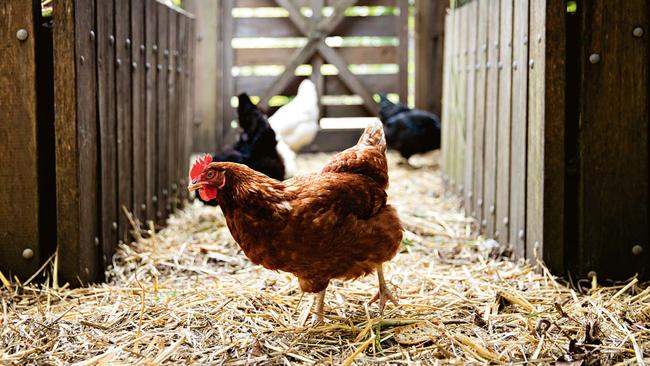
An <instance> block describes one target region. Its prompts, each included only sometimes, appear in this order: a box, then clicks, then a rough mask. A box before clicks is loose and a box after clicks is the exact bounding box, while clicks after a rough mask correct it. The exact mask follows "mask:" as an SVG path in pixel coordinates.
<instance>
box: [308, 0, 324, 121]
mask: <svg viewBox="0 0 650 366" xmlns="http://www.w3.org/2000/svg"><path fill="white" fill-rule="evenodd" d="M311 9H312V16H311V24H310V25H311V27H312V29H315V27H316V25H317V24H318V22H320V20H321V19H322V18H323V16H322V15H323V14H322V13H323V0H311ZM323 62H324V61H323V57H322V56H321V55H320V54H318V53H316V54H315V55H314V57H312V60H311V65H312V71H311V81H313V82H314V85H315V86H316V93H317V95H318V116H319V117H321V116H323V112H324V109H323V103H321V98H322V96H323V95H325V79H324V77H323V73H322V71H321V68H322V67H323Z"/></svg>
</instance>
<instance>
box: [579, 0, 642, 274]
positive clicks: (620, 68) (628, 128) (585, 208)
mask: <svg viewBox="0 0 650 366" xmlns="http://www.w3.org/2000/svg"><path fill="white" fill-rule="evenodd" d="M582 5H583V8H582V11H583V24H582V32H581V33H582V36H583V38H582V40H583V53H582V60H581V63H582V75H581V76H582V80H581V89H582V94H581V118H580V121H581V126H580V127H581V130H580V138H579V143H580V146H579V149H580V158H581V161H580V202H579V207H580V215H581V222H580V241H579V251H578V258H579V260H580V262H581V263H580V264H579V266H578V271H579V273H578V274H579V275H584V274H585V273H586V272H587V271H591V270H594V271H596V272H597V274H598V279H604V278H614V279H625V278H629V276H632V275H634V273H640V274H642V275H643V277H648V263H650V260H649V258H650V256H649V254H648V253H650V248H648V239H649V238H648V227H649V226H648V206H649V202H648V115H649V110H648V101H649V99H648V90H649V87H648V78H649V68H650V66H649V64H650V60H648V30H649V29H650V28H649V27H648V24H649V21H650V19H648V16H649V13H650V5H649V4H648V2H647V1H644V0H629V1H619V2H611V1H603V0H601V1H590V2H588V3H586V2H585V3H583V4H582ZM637 28H641V30H643V31H644V34H641V35H640V36H639V34H640V33H641V31H640V30H638V29H637ZM635 29H637V30H636V32H637V34H636V35H635V34H634V32H635Z"/></svg>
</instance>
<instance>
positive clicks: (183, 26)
mask: <svg viewBox="0 0 650 366" xmlns="http://www.w3.org/2000/svg"><path fill="white" fill-rule="evenodd" d="M188 21H189V19H188V17H187V16H186V15H185V14H181V15H179V17H178V37H177V44H178V65H177V67H176V77H177V79H176V83H177V87H176V90H177V95H178V112H177V113H178V126H179V127H178V128H179V133H178V136H177V137H176V139H177V140H178V141H177V151H178V153H177V163H176V173H175V176H176V182H177V184H178V187H177V197H178V204H182V203H183V202H184V199H185V194H186V192H187V190H186V189H185V186H186V185H187V183H186V182H185V181H184V177H185V175H186V174H187V172H188V170H189V169H188V167H187V163H186V161H187V160H188V159H189V156H188V155H187V153H186V148H187V147H186V142H187V133H188V130H189V129H188V127H187V125H188V121H187V104H188V103H189V98H188V93H187V78H186V77H185V73H186V71H187V48H188V43H189V42H190V40H189V39H188V26H187V22H188Z"/></svg>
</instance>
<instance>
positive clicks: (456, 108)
mask: <svg viewBox="0 0 650 366" xmlns="http://www.w3.org/2000/svg"><path fill="white" fill-rule="evenodd" d="M463 12H464V9H463V8H462V7H461V8H458V9H456V10H455V15H454V29H453V33H454V43H453V51H452V57H453V59H452V60H453V65H452V83H453V94H452V98H453V101H452V106H451V108H452V111H451V114H452V115H453V119H454V124H453V126H452V131H451V133H452V135H453V138H452V140H453V142H454V143H453V145H452V146H451V148H452V150H451V151H450V158H451V166H452V170H451V188H452V189H453V191H454V192H455V193H456V194H458V193H459V191H460V186H461V185H462V184H461V183H460V179H459V178H460V174H459V173H460V160H459V158H460V154H459V153H460V150H461V149H462V146H463V141H462V140H463V139H464V136H463V135H462V129H461V121H462V119H461V118H462V116H461V114H460V105H461V103H462V102H463V101H462V98H461V95H462V84H461V79H460V73H461V70H460V62H461V56H462V51H461V49H460V47H461V40H462V38H463V36H462V35H463V33H462V28H461V21H462V18H463Z"/></svg>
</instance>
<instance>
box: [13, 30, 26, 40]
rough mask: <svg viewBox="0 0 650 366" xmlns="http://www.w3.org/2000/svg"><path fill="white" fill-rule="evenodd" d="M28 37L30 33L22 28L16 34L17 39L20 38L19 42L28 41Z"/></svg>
mask: <svg viewBox="0 0 650 366" xmlns="http://www.w3.org/2000/svg"><path fill="white" fill-rule="evenodd" d="M28 36H29V33H27V29H23V28H21V29H19V30H18V31H17V32H16V38H18V40H19V41H24V40H26V39H27V37H28Z"/></svg>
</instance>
